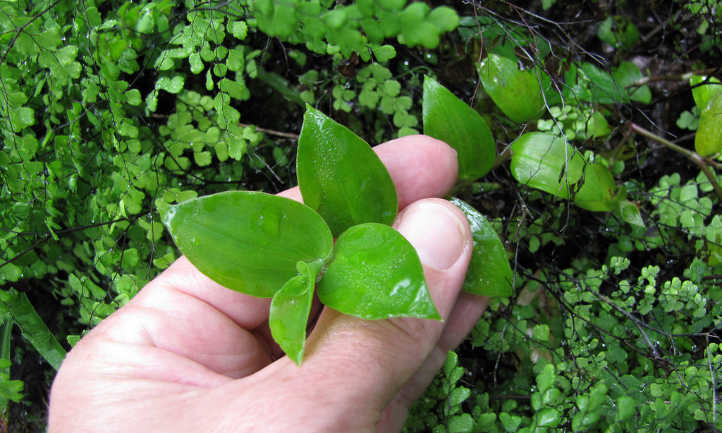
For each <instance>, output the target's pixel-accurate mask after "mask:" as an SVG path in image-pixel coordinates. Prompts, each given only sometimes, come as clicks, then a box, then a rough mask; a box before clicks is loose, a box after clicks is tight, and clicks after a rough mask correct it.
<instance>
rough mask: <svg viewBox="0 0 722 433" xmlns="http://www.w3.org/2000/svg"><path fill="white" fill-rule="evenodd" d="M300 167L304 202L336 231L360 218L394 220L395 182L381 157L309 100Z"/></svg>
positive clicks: (299, 144) (366, 219) (300, 137)
mask: <svg viewBox="0 0 722 433" xmlns="http://www.w3.org/2000/svg"><path fill="white" fill-rule="evenodd" d="M296 167H297V171H298V185H299V187H300V189H301V194H302V195H303V201H304V203H305V204H306V205H308V206H310V207H311V208H313V209H315V210H316V211H318V213H319V214H320V215H321V216H322V217H323V218H324V219H325V220H326V222H327V223H328V225H329V226H330V227H331V231H332V232H333V234H334V235H335V236H338V235H340V234H341V233H342V232H344V231H345V230H346V229H348V228H349V227H351V226H353V225H356V224H361V223H366V222H378V223H382V224H389V225H390V224H392V223H393V222H394V218H396V212H397V209H398V199H397V197H396V188H395V187H394V183H393V181H392V180H391V176H390V175H389V173H388V171H386V167H384V165H383V163H382V162H381V160H380V159H379V158H378V156H376V154H375V153H374V151H373V150H371V148H370V147H369V145H368V144H367V143H366V142H365V141H364V140H363V139H362V138H360V137H358V136H357V135H356V134H354V133H353V132H352V131H351V130H349V129H348V128H346V127H344V126H342V125H340V124H338V123H336V122H334V121H333V120H332V119H330V118H329V117H327V116H325V115H324V114H323V113H321V112H320V111H318V110H316V109H314V108H312V107H310V106H309V107H307V108H306V114H305V116H304V119H303V128H301V135H300V136H299V138H298V159H297V162H296Z"/></svg>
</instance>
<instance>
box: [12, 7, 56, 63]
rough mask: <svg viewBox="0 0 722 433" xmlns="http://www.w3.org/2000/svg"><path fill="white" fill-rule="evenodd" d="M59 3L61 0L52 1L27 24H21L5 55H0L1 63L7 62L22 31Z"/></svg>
mask: <svg viewBox="0 0 722 433" xmlns="http://www.w3.org/2000/svg"><path fill="white" fill-rule="evenodd" d="M58 3H60V0H55V1H54V2H52V3H51V4H50V5H48V7H46V8H45V9H43V10H42V11H40V12H38V13H37V14H35V16H34V17H32V18H31V19H30V21H28V22H26V23H25V24H23V25H22V26H20V28H19V29H18V30H17V33H15V36H13V38H12V39H10V43H9V44H8V47H7V49H6V50H5V52H4V53H3V56H2V57H0V64H2V63H4V62H5V58H6V57H7V56H8V53H10V50H12V48H13V46H14V45H15V42H17V40H18V38H19V37H20V34H21V33H22V32H24V31H25V29H26V28H27V27H28V26H29V25H30V24H32V23H33V22H35V20H37V19H38V18H40V17H41V16H43V15H45V12H47V11H49V10H50V9H52V8H54V7H55V6H56V5H57V4H58Z"/></svg>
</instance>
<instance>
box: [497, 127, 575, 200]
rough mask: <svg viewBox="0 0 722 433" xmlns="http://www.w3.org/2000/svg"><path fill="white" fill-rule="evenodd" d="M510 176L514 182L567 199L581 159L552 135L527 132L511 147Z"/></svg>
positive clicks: (558, 138)
mask: <svg viewBox="0 0 722 433" xmlns="http://www.w3.org/2000/svg"><path fill="white" fill-rule="evenodd" d="M511 149H512V157H511V165H510V169H511V174H512V176H514V179H516V180H517V182H519V183H522V184H524V185H528V186H530V187H532V188H536V189H540V190H542V191H544V192H547V193H549V194H552V195H555V196H557V197H561V198H564V199H570V198H571V197H572V195H573V192H574V186H575V184H576V183H577V182H578V181H579V179H581V177H582V171H583V169H584V163H585V161H584V158H583V157H582V155H581V154H580V153H579V152H578V151H577V150H576V149H575V148H574V147H573V146H572V145H570V144H568V143H567V144H566V145H565V143H564V140H563V139H562V138H560V137H557V136H555V135H552V134H545V133H542V132H530V133H527V134H524V135H522V136H521V137H519V138H518V139H516V141H514V143H512V145H511Z"/></svg>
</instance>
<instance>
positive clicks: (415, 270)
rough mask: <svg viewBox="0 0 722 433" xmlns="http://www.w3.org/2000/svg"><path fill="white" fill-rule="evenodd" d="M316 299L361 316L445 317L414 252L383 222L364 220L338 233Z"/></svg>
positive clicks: (376, 317) (338, 309)
mask: <svg viewBox="0 0 722 433" xmlns="http://www.w3.org/2000/svg"><path fill="white" fill-rule="evenodd" d="M318 297H319V299H320V300H321V302H322V303H323V304H325V305H327V306H329V307H331V308H333V309H335V310H337V311H340V312H341V313H344V314H349V315H352V316H356V317H360V318H362V319H387V318H390V317H399V316H406V317H418V318H423V319H441V316H439V313H438V312H437V311H436V308H435V307H434V303H433V301H432V300H431V295H430V294H429V289H428V288H427V286H426V280H425V279H424V271H423V269H422V267H421V261H420V260H419V256H418V255H417V254H416V250H415V249H414V247H413V246H411V244H410V243H409V241H407V240H406V239H405V238H404V237H403V236H401V234H399V233H398V232H397V231H396V230H394V229H392V228H391V227H389V226H386V225H382V224H376V223H367V224H360V225H357V226H354V227H351V228H350V229H348V230H346V231H345V232H344V233H343V234H342V235H341V236H339V238H338V239H337V240H336V246H335V248H334V256H333V258H332V259H331V261H330V262H329V264H328V268H327V269H326V273H325V274H324V275H323V278H322V279H321V282H320V283H319V284H318Z"/></svg>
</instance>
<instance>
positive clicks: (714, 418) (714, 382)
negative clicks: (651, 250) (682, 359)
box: [707, 341, 717, 425]
mask: <svg viewBox="0 0 722 433" xmlns="http://www.w3.org/2000/svg"><path fill="white" fill-rule="evenodd" d="M707 362H708V364H709V374H710V377H711V378H712V425H717V379H716V378H715V376H716V374H715V371H714V368H712V352H711V351H710V350H709V341H708V342H707Z"/></svg>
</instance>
